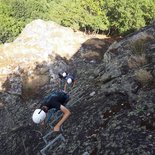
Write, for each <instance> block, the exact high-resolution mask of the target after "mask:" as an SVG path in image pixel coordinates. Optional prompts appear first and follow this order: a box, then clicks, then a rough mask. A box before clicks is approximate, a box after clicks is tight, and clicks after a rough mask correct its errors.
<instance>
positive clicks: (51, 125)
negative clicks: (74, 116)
mask: <svg viewBox="0 0 155 155" xmlns="http://www.w3.org/2000/svg"><path fill="white" fill-rule="evenodd" d="M62 115H63V113H60V114H59V115H58V116H56V118H55V119H54V120H53V121H52V122H51V123H49V126H50V127H51V128H53V125H54V123H55V122H57V121H58V120H59V119H60V118H61V117H62Z"/></svg>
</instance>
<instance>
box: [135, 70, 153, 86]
mask: <svg viewBox="0 0 155 155" xmlns="http://www.w3.org/2000/svg"><path fill="white" fill-rule="evenodd" d="M135 78H136V79H137V80H138V81H139V82H140V83H141V84H142V85H146V84H148V83H150V82H152V81H153V76H152V74H151V73H150V72H149V71H147V70H145V69H140V70H138V71H136V72H135Z"/></svg>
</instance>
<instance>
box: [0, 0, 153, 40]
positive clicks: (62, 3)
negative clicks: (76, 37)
mask: <svg viewBox="0 0 155 155" xmlns="http://www.w3.org/2000/svg"><path fill="white" fill-rule="evenodd" d="M38 18H40V19H44V20H52V21H55V22H57V23H59V24H61V25H63V26H67V27H71V28H73V29H74V30H82V31H84V32H87V33H92V32H95V33H106V34H117V35H124V34H128V33H130V32H133V31H135V30H137V29H139V28H141V27H143V26H145V25H147V24H149V23H150V21H151V20H153V19H154V18H155V3H154V0H137V1H134V0H108V1H107V0H74V1H72V0H40V1H37V0H20V1H19V0H1V1H0V21H1V23H2V24H1V25H0V43H5V42H9V41H12V40H13V39H14V38H15V37H16V36H17V35H18V34H19V33H20V32H21V30H22V28H23V27H24V26H25V25H26V24H27V23H29V22H30V21H32V20H34V19H38Z"/></svg>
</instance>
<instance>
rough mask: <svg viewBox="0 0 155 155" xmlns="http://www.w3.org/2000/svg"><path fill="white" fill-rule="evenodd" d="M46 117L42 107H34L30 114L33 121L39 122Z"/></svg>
mask: <svg viewBox="0 0 155 155" xmlns="http://www.w3.org/2000/svg"><path fill="white" fill-rule="evenodd" d="M45 118H46V113H45V112H44V111H43V110H42V109H36V110H35V111H34V113H33V115H32V120H33V122H34V123H36V124H39V123H41V122H42V121H43V120H44V119H45Z"/></svg>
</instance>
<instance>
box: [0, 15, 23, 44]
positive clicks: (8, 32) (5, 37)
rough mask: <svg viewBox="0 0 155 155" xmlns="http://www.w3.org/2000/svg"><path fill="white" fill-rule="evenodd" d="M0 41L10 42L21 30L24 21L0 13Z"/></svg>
mask: <svg viewBox="0 0 155 155" xmlns="http://www.w3.org/2000/svg"><path fill="white" fill-rule="evenodd" d="M0 21H1V25H0V43H5V42H10V41H13V39H14V38H15V37H16V36H17V35H18V34H19V33H20V32H21V30H22V28H23V26H24V23H23V22H22V21H18V22H17V21H16V20H15V19H14V18H12V17H9V16H6V15H0Z"/></svg>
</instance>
